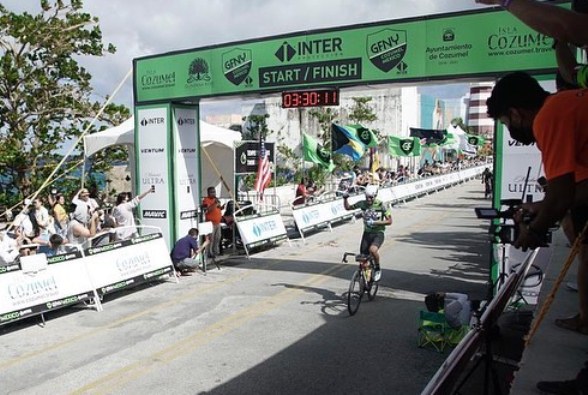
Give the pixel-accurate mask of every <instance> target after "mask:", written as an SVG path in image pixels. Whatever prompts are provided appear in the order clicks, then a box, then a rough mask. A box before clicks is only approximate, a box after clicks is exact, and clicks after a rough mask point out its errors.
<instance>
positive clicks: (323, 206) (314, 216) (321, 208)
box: [292, 203, 332, 229]
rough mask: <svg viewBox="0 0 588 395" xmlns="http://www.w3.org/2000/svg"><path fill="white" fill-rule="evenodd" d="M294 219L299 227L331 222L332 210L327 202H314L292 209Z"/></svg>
mask: <svg viewBox="0 0 588 395" xmlns="http://www.w3.org/2000/svg"><path fill="white" fill-rule="evenodd" d="M292 215H293V216H294V221H296V225H297V226H298V229H306V228H310V227H313V226H317V225H320V224H324V223H326V222H329V221H330V220H331V218H332V214H331V210H330V208H329V205H328V204H327V203H319V204H313V205H311V206H304V207H302V208H299V209H295V210H292Z"/></svg>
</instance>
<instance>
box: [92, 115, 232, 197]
mask: <svg viewBox="0 0 588 395" xmlns="http://www.w3.org/2000/svg"><path fill="white" fill-rule="evenodd" d="M134 128H135V120H134V118H133V117H131V118H129V119H127V120H126V121H124V122H123V123H121V124H120V125H118V126H115V127H112V128H109V129H106V130H103V131H101V132H98V133H93V134H90V135H87V136H85V137H84V154H85V156H86V157H90V156H92V155H94V154H95V153H96V152H98V151H100V150H101V149H104V148H107V147H110V146H113V145H129V146H131V147H130V148H131V149H129V166H130V168H131V173H132V174H133V175H134V170H135V151H134V149H133V148H132V147H133V145H134V143H135V134H134ZM236 141H241V133H239V132H235V131H233V130H230V129H225V128H221V127H218V126H215V125H211V124H209V123H206V122H204V121H200V145H201V149H202V183H201V186H202V188H203V189H204V191H205V190H206V188H207V187H209V186H214V187H216V189H217V191H218V194H219V196H223V197H231V196H233V195H234V194H235V191H233V190H227V187H226V185H228V186H229V188H232V187H233V180H234V178H235V167H234V143H235V142H236ZM223 180H224V183H226V185H225V184H224V183H223ZM204 191H202V192H204Z"/></svg>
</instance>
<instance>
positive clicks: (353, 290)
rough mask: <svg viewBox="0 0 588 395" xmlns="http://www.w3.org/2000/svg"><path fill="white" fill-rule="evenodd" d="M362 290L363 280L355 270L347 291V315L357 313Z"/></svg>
mask: <svg viewBox="0 0 588 395" xmlns="http://www.w3.org/2000/svg"><path fill="white" fill-rule="evenodd" d="M364 290H365V280H364V278H363V276H362V275H361V273H360V272H359V270H356V271H355V272H353V276H352V277H351V282H350V283H349V292H347V311H349V315H354V314H355V313H357V310H358V309H359V305H360V304H361V297H362V296H363V291H364Z"/></svg>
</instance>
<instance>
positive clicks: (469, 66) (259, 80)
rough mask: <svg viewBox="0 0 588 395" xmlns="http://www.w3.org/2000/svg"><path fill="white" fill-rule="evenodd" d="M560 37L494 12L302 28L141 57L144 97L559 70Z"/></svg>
mask: <svg viewBox="0 0 588 395" xmlns="http://www.w3.org/2000/svg"><path fill="white" fill-rule="evenodd" d="M552 44H553V39H552V38H550V37H548V36H545V35H543V34H540V33H537V32H535V31H534V30H532V29H530V28H528V27H527V26H525V25H524V24H523V23H521V22H520V21H519V20H518V19H516V18H514V17H513V16H512V15H510V14H509V13H508V12H506V11H502V10H496V9H490V10H488V9H486V10H481V11H477V12H464V13H455V14H446V15H436V16H432V17H428V18H412V19H404V20H398V21H385V22H378V23H372V24H362V25H355V26H347V27H342V28H333V29H324V30H320V31H315V32H303V33H293V34H289V35H283V36H277V37H269V38H265V39H258V40H250V41H242V42H237V43H230V44H225V45H219V46H214V47H205V48H199V49H193V50H186V51H182V52H174V53H169V54H162V55H155V56H151V57H145V58H139V59H135V60H134V92H135V100H136V102H137V103H148V102H155V101H168V100H176V99H182V98H197V97H210V96H219V95H231V94H233V95H236V94H249V93H264V92H267V93H270V92H276V90H282V91H286V90H295V89H304V88H308V87H320V86H325V87H328V86H337V87H343V86H352V85H363V84H370V83H389V82H395V81H399V82H400V81H404V82H407V81H417V80H421V81H422V80H423V79H451V78H457V77H465V76H469V77H472V76H480V77H481V76H490V75H492V76H493V75H496V74H501V73H506V72H511V71H515V70H526V71H529V72H549V71H554V70H555V68H556V63H555V56H554V53H553V50H552V48H551V46H552Z"/></svg>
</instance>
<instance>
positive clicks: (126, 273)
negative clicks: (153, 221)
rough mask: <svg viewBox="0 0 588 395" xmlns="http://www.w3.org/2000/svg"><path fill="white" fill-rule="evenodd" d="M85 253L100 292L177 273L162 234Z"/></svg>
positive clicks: (92, 278)
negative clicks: (174, 271)
mask: <svg viewBox="0 0 588 395" xmlns="http://www.w3.org/2000/svg"><path fill="white" fill-rule="evenodd" d="M85 254H86V258H85V259H84V262H85V263H86V266H87V268H88V274H89V275H90V278H91V280H92V283H93V285H94V287H95V289H96V290H97V291H98V294H100V295H104V294H107V293H110V292H114V291H117V290H120V289H123V288H126V287H130V286H134V285H137V284H140V283H142V282H145V281H149V280H150V279H152V278H156V277H159V276H162V275H164V274H170V273H173V264H172V262H171V259H170V256H169V252H168V249H167V246H166V244H165V241H164V239H163V238H162V235H161V233H155V234H150V235H145V236H141V237H137V238H134V239H130V240H124V241H121V242H118V243H112V244H108V245H105V246H103V247H95V248H88V249H87V250H85Z"/></svg>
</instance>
